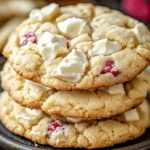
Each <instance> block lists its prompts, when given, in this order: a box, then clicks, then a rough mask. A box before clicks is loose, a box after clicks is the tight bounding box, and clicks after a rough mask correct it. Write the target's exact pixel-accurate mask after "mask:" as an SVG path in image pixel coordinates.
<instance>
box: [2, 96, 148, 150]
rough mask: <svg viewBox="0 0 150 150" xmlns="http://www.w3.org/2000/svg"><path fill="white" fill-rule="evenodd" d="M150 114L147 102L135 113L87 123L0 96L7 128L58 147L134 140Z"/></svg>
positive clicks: (146, 124)
mask: <svg viewBox="0 0 150 150" xmlns="http://www.w3.org/2000/svg"><path fill="white" fill-rule="evenodd" d="M8 104H9V105H8ZM149 112H150V111H149V104H148V103H147V102H146V101H145V102H144V103H143V104H142V105H140V106H139V107H138V108H137V109H134V110H132V112H131V111H130V112H126V113H124V114H121V115H119V116H116V117H114V118H110V119H106V120H101V121H100V120H97V121H94V120H91V121H85V120H81V119H77V118H76V119H75V118H64V117H53V116H47V115H46V114H44V113H43V112H42V111H41V110H31V109H27V108H25V107H21V106H20V105H18V104H17V103H15V102H14V101H13V100H12V99H11V98H10V97H9V96H8V94H7V93H3V94H2V95H1V97H0V120H1V121H2V122H3V124H4V125H5V126H6V128H8V129H9V130H10V131H11V132H13V133H15V134H18V135H21V136H24V137H26V138H28V139H30V140H32V141H34V142H38V143H41V144H48V145H52V146H55V147H81V148H90V149H91V148H102V147H108V146H112V145H114V144H117V143H122V142H125V141H128V140H132V139H134V138H137V137H139V136H140V135H141V134H143V133H144V131H145V130H146V128H147V127H149V125H150V114H149ZM66 141H67V142H66Z"/></svg>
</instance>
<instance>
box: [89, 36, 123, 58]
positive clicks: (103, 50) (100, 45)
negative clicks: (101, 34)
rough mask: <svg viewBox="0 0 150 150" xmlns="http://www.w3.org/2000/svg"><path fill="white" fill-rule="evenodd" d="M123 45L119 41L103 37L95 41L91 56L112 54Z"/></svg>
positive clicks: (90, 52)
mask: <svg viewBox="0 0 150 150" xmlns="http://www.w3.org/2000/svg"><path fill="white" fill-rule="evenodd" d="M121 49H122V46H121V44H120V43H118V42H112V41H109V40H108V39H102V40H99V41H96V42H95V43H94V47H93V48H92V49H91V50H90V51H89V53H88V54H89V56H96V55H110V54H112V53H115V52H117V51H120V50H121Z"/></svg>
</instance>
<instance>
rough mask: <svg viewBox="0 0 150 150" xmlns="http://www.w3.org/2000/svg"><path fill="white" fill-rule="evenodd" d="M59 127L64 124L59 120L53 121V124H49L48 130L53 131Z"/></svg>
mask: <svg viewBox="0 0 150 150" xmlns="http://www.w3.org/2000/svg"><path fill="white" fill-rule="evenodd" d="M58 127H62V125H61V124H60V123H59V122H56V121H55V122H52V123H51V124H49V126H48V130H49V131H51V132H54V131H55V130H56V129H57V128H58Z"/></svg>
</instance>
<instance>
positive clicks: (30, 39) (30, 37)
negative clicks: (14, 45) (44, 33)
mask: <svg viewBox="0 0 150 150" xmlns="http://www.w3.org/2000/svg"><path fill="white" fill-rule="evenodd" d="M24 37H25V40H23V42H22V43H21V46H24V45H26V44H28V42H32V43H37V37H36V35H35V34H34V33H33V32H31V31H30V32H28V33H26V34H25V35H24Z"/></svg>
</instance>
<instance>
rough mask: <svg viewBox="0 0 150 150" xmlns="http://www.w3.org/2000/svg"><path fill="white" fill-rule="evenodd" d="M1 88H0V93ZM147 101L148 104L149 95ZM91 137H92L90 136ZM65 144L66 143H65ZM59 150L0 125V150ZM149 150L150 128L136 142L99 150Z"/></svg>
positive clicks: (0, 61) (0, 60)
mask: <svg viewBox="0 0 150 150" xmlns="http://www.w3.org/2000/svg"><path fill="white" fill-rule="evenodd" d="M3 63H4V59H3V58H2V56H0V69H1V68H2V65H3ZM1 91H2V88H1V87H0V92H1ZM147 99H148V100H149V103H150V94H149V95H148V97H147ZM91 136H92V135H91ZM66 142H67V141H66ZM42 149H46V150H61V149H60V148H54V147H51V146H43V145H39V144H36V143H34V142H31V141H29V140H27V139H25V138H23V137H20V136H17V135H15V134H12V133H11V132H9V131H8V130H7V129H6V128H5V127H4V126H3V125H2V123H0V150H42ZM72 149H73V148H68V149H66V150H72ZM112 149H117V150H150V128H149V129H147V131H146V133H145V134H144V135H143V136H141V137H140V138H138V139H136V140H132V141H129V142H126V143H123V144H119V145H115V146H113V147H110V148H106V149H101V150H112ZM78 150H81V149H78Z"/></svg>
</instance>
